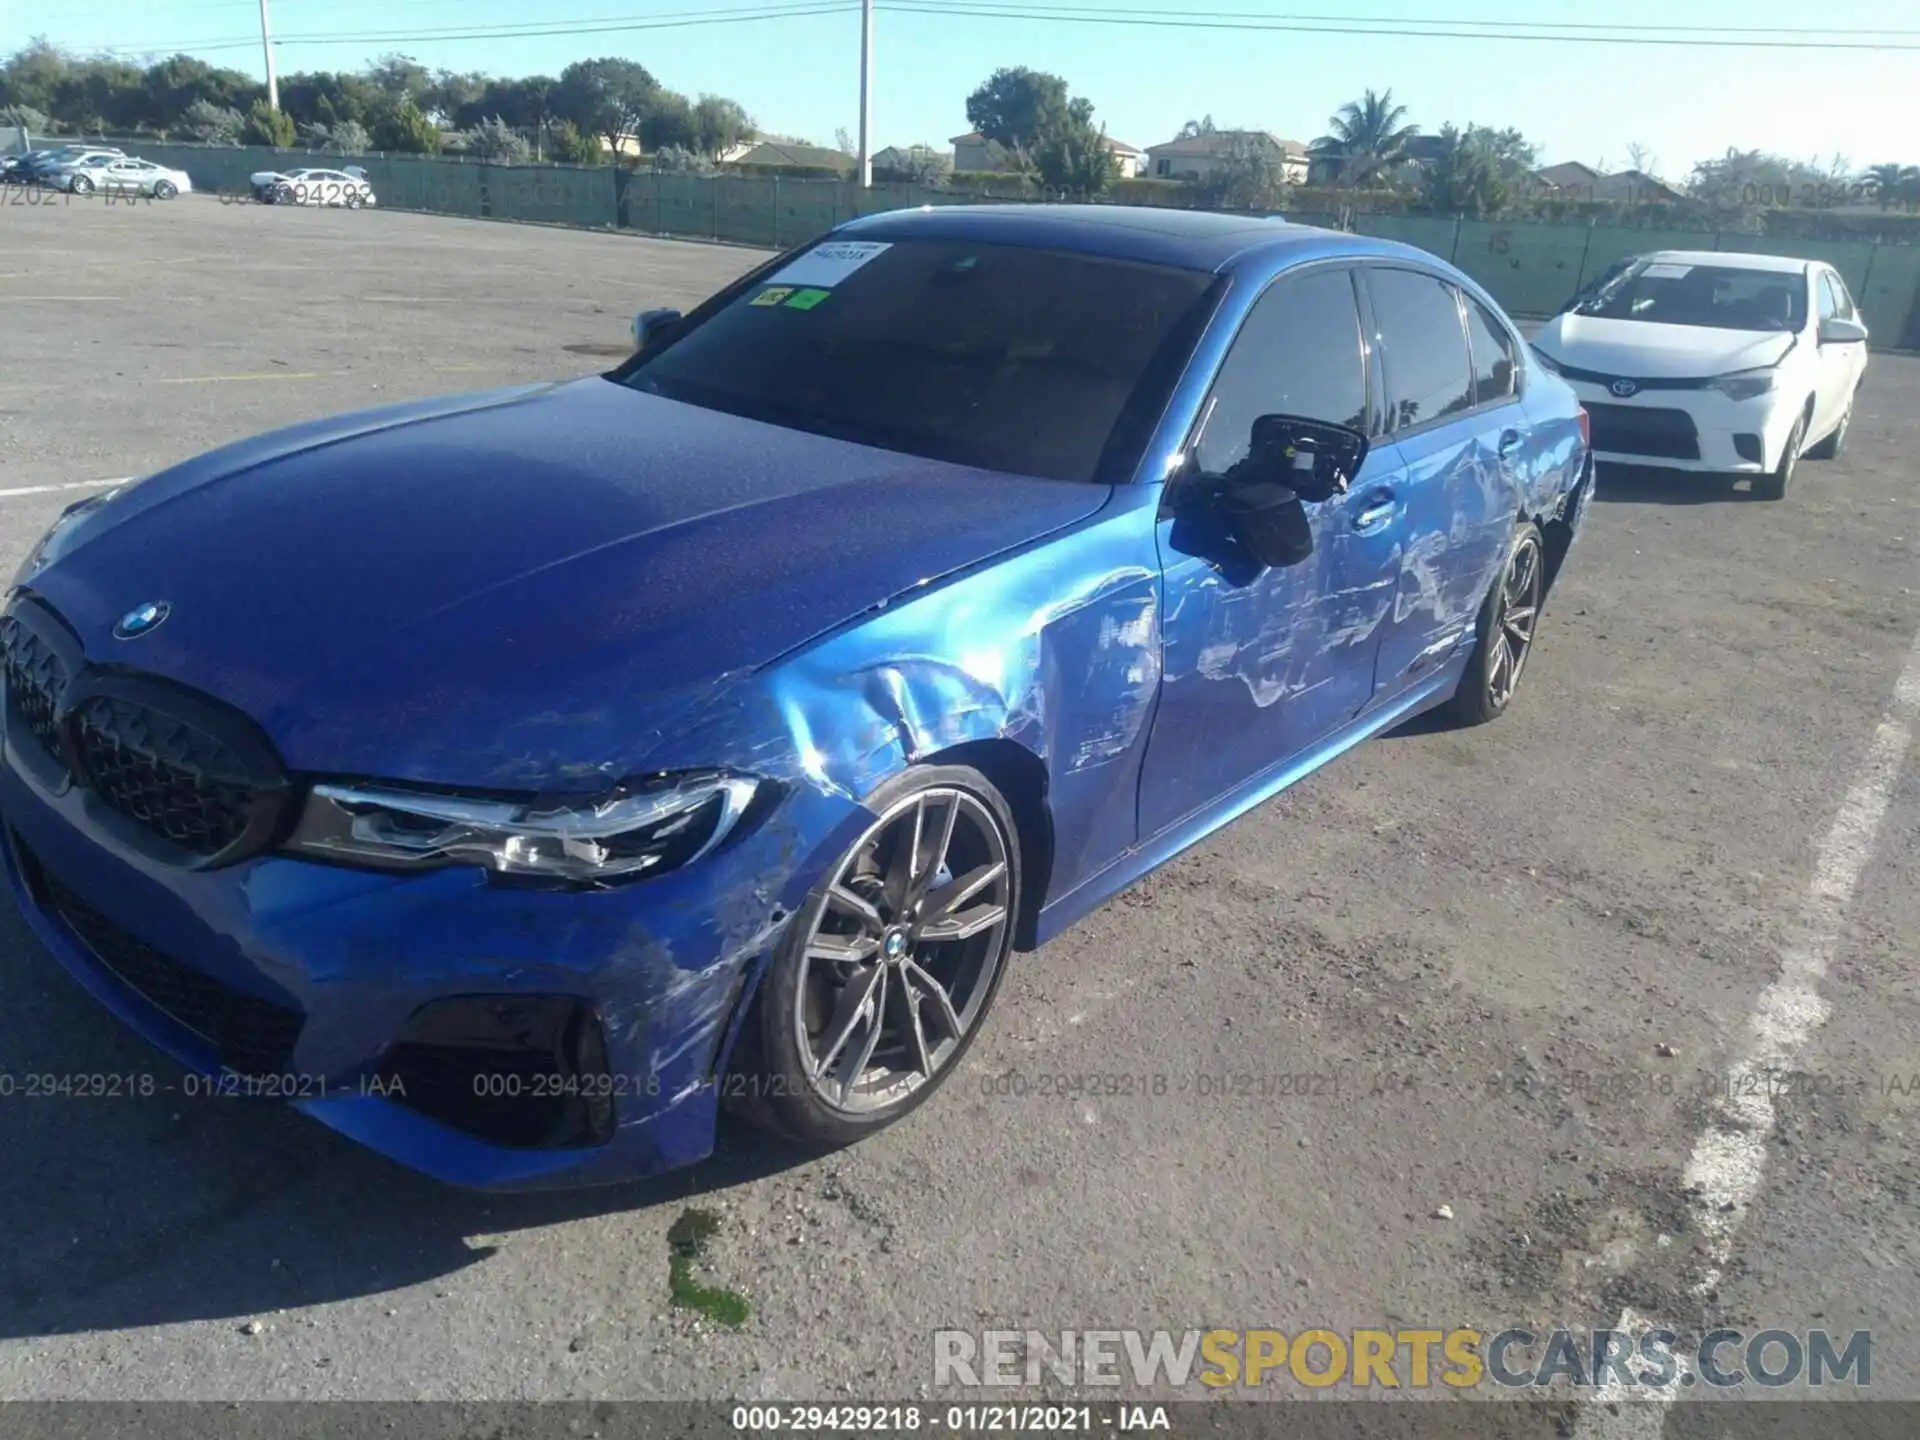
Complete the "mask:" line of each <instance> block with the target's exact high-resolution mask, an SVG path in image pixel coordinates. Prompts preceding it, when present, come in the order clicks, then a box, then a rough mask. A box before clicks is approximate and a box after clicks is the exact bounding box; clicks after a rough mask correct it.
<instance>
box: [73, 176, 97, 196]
mask: <svg viewBox="0 0 1920 1440" xmlns="http://www.w3.org/2000/svg"><path fill="white" fill-rule="evenodd" d="M73 193H74V194H76V195H91V194H92V193H93V181H91V180H89V179H88V178H87V177H86V176H84V175H76V176H74V177H73Z"/></svg>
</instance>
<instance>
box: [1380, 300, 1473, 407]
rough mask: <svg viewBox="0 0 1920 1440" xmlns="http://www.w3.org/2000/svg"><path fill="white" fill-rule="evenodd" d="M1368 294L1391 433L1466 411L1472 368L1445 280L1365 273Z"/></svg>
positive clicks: (1469, 402) (1469, 403)
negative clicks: (1382, 360) (1384, 378)
mask: <svg viewBox="0 0 1920 1440" xmlns="http://www.w3.org/2000/svg"><path fill="white" fill-rule="evenodd" d="M1367 290H1368V292H1369V294H1371V295H1372V297H1373V314H1374V320H1375V322H1376V324H1377V325H1378V327H1379V330H1380V346H1381V350H1382V352H1383V353H1384V356H1385V360H1386V371H1387V388H1388V390H1389V391H1390V392H1391V402H1390V403H1391V407H1392V414H1393V425H1392V428H1393V429H1394V430H1406V429H1409V428H1411V427H1413V426H1415V425H1424V424H1426V423H1427V422H1428V421H1430V420H1438V419H1440V418H1441V417H1442V416H1446V415H1456V414H1458V413H1459V412H1461V411H1462V410H1471V409H1472V408H1473V404H1474V400H1473V394H1474V381H1473V366H1472V363H1471V362H1470V360H1469V359H1468V356H1467V333H1466V331H1465V330H1464V329H1463V328H1462V327H1461V324H1460V305H1459V302H1458V301H1457V300H1455V299H1454V289H1453V287H1452V286H1451V285H1448V284H1447V283H1446V282H1445V281H1443V280H1440V279H1438V278H1437V277H1435V276H1432V275H1423V274H1421V273H1420V272H1419V271H1416V270H1385V269H1378V270H1370V271H1369V272H1368V273H1367Z"/></svg>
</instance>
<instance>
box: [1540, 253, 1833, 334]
mask: <svg viewBox="0 0 1920 1440" xmlns="http://www.w3.org/2000/svg"><path fill="white" fill-rule="evenodd" d="M1574 313H1575V314H1577V315H1591V316H1593V317H1594V318H1595V319H1599V320H1643V321H1646V322H1647V323H1649V324H1654V325H1695V326H1704V327H1708V328H1710V329H1715V330H1798V329H1800V328H1801V327H1802V326H1803V325H1805V324H1806V323H1807V280H1806V276H1805V274H1804V273H1801V272H1799V271H1791V270H1747V269H1742V268H1740V267H1739V266H1735V265H1689V264H1685V263H1682V262H1679V261H1672V260H1639V261H1636V262H1634V263H1633V264H1632V265H1629V266H1628V267H1627V268H1626V269H1625V270H1623V271H1621V272H1620V274H1619V275H1617V276H1615V277H1614V278H1613V279H1612V280H1610V281H1608V282H1607V283H1606V284H1605V285H1603V286H1601V287H1600V289H1599V290H1598V291H1596V292H1595V293H1594V295H1593V297H1592V298H1591V299H1589V300H1585V301H1582V302H1581V303H1580V304H1579V305H1576V306H1575V307H1574Z"/></svg>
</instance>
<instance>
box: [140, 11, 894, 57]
mask: <svg viewBox="0 0 1920 1440" xmlns="http://www.w3.org/2000/svg"><path fill="white" fill-rule="evenodd" d="M858 8H859V0H781V3H763V4H760V5H753V6H746V7H735V8H734V9H731V10H682V11H677V12H676V11H668V12H664V13H662V14H660V15H656V16H653V17H651V18H649V19H644V20H642V19H629V18H622V17H617V16H605V17H602V18H599V19H588V20H566V21H545V22H538V23H528V22H522V23H520V24H515V25H495V26H472V27H467V28H464V29H459V30H383V31H343V30H333V31H319V32H314V33H310V34H301V33H297V32H296V33H289V34H282V35H279V36H277V37H276V38H275V40H274V44H275V45H279V46H287V45H386V44H416V43H422V42H428V41H447V40H519V39H532V38H538V37H541V36H548V35H605V34H615V33H621V32H626V31H633V30H677V29H684V28H686V27H688V26H699V25H737V24H744V23H750V22H753V21H758V20H785V19H789V18H805V17H807V16H812V15H841V14H846V13H848V12H850V11H852V10H857V9H858ZM259 39H260V37H259V36H258V35H253V36H249V37H246V38H244V39H243V38H240V37H237V36H226V35H222V36H216V37H213V38H210V39H205V40H176V41H170V42H166V43H158V42H156V43H152V44H146V45H122V46H108V47H105V48H106V49H107V51H108V53H110V54H115V55H145V54H152V53H155V52H158V51H162V50H233V49H238V48H240V47H242V46H248V45H255V44H258V43H259Z"/></svg>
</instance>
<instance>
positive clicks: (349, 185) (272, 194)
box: [247, 168, 376, 210]
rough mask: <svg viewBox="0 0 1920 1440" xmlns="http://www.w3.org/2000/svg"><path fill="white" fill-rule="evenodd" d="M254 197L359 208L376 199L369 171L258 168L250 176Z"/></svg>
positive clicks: (275, 202) (274, 201)
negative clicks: (369, 178) (367, 177)
mask: <svg viewBox="0 0 1920 1440" xmlns="http://www.w3.org/2000/svg"><path fill="white" fill-rule="evenodd" d="M247 183H248V185H250V186H251V187H252V189H253V198H254V199H256V200H259V201H261V202H263V203H264V204H268V205H332V206H344V207H345V208H347V209H349V210H358V209H359V208H361V207H362V206H363V205H372V204H374V203H376V202H375V197H374V193H373V186H371V185H369V184H368V183H367V181H366V175H365V172H364V171H362V172H361V173H360V174H358V175H355V174H350V173H348V172H347V171H345V170H323V169H317V168H316V169H301V170H284V171H282V170H258V171H255V172H254V173H253V174H252V175H249V176H248V177H247Z"/></svg>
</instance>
